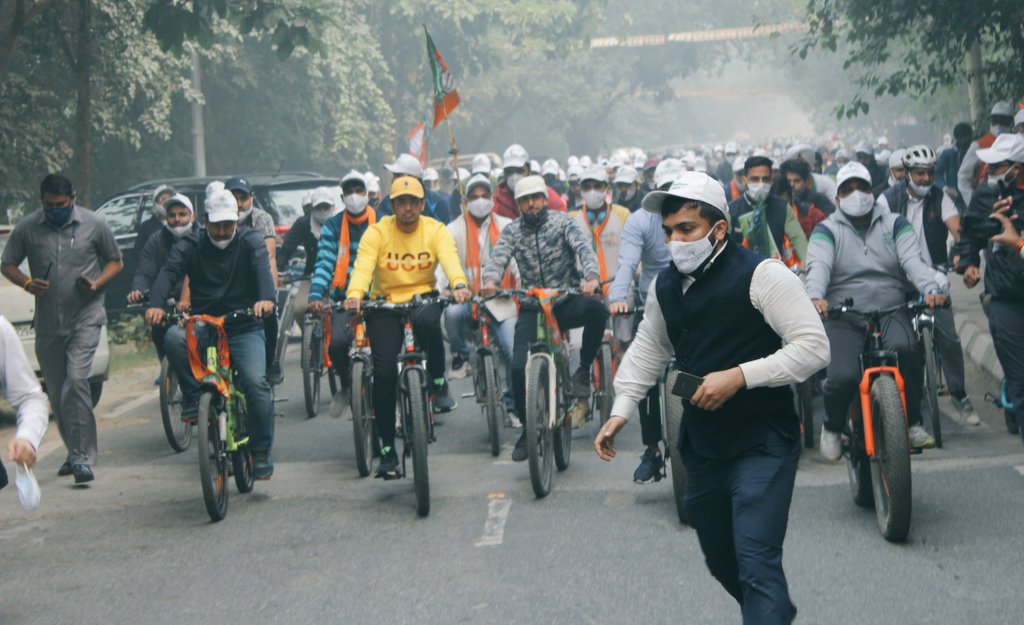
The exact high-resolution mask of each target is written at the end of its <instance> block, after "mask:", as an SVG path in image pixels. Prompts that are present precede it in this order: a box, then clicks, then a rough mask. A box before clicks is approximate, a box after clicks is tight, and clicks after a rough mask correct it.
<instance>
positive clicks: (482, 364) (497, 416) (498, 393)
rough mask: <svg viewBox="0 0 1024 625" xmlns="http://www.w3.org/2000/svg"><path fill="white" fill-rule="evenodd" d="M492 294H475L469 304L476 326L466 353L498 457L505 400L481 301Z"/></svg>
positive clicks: (484, 308)
mask: <svg viewBox="0 0 1024 625" xmlns="http://www.w3.org/2000/svg"><path fill="white" fill-rule="evenodd" d="M490 299H493V297H479V296H477V297H474V298H473V301H472V303H471V304H470V307H471V308H470V319H471V323H472V324H473V326H474V329H475V335H476V346H475V349H472V350H470V352H469V358H470V363H469V369H470V371H471V373H472V376H473V394H474V395H475V396H476V401H477V403H479V404H483V413H484V417H485V418H486V420H487V440H488V442H489V444H490V447H491V455H492V456H495V457H497V456H498V454H500V453H501V441H500V440H499V438H498V434H499V432H500V431H501V425H500V424H501V423H502V422H503V421H504V418H505V403H504V401H503V400H502V389H503V388H504V387H503V386H502V384H501V381H502V380H501V376H500V375H499V373H498V364H497V363H498V358H497V356H498V350H497V349H495V347H494V344H493V340H492V338H491V328H490V323H489V318H488V314H487V313H486V307H485V306H484V303H485V302H487V301H488V300H490Z"/></svg>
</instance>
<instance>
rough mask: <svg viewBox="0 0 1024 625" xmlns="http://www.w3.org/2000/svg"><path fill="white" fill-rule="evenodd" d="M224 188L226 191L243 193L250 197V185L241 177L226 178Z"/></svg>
mask: <svg viewBox="0 0 1024 625" xmlns="http://www.w3.org/2000/svg"><path fill="white" fill-rule="evenodd" d="M224 188H225V189H227V190H228V191H242V192H243V193H247V194H249V195H252V185H251V184H249V181H248V180H246V179H245V178H243V177H241V176H234V177H232V178H228V180H227V182H225V183H224Z"/></svg>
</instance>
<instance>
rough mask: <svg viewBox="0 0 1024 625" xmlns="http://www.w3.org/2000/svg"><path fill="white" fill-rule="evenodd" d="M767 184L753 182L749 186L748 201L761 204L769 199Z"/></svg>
mask: <svg viewBox="0 0 1024 625" xmlns="http://www.w3.org/2000/svg"><path fill="white" fill-rule="evenodd" d="M768 188H769V187H768V183H767V182H752V183H750V184H749V185H747V191H746V193H747V199H749V200H750V201H751V203H753V204H760V203H761V202H763V201H764V200H765V199H766V198H767V197H768Z"/></svg>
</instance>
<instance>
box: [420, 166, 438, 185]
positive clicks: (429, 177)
mask: <svg viewBox="0 0 1024 625" xmlns="http://www.w3.org/2000/svg"><path fill="white" fill-rule="evenodd" d="M440 177H441V176H439V175H438V173H437V170H436V169H434V168H433V167H427V168H426V169H424V170H423V182H433V181H435V180H438V179H439V178H440Z"/></svg>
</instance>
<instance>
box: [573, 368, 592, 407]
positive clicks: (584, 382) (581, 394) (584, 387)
mask: <svg viewBox="0 0 1024 625" xmlns="http://www.w3.org/2000/svg"><path fill="white" fill-rule="evenodd" d="M572 396H573V397H575V398H576V399H590V369H589V368H588V367H583V366H581V367H580V368H579V369H577V370H576V373H574V374H573V376H572Z"/></svg>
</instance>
